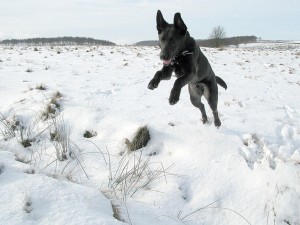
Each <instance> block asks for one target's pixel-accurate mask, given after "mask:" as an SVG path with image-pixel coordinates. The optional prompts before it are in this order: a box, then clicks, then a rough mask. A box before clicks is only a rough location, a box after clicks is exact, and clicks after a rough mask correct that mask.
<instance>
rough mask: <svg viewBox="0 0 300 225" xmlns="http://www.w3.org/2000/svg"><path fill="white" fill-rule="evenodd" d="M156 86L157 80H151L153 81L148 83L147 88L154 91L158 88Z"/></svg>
mask: <svg viewBox="0 0 300 225" xmlns="http://www.w3.org/2000/svg"><path fill="white" fill-rule="evenodd" d="M158 84H159V80H157V79H154V78H153V79H152V80H151V81H150V82H149V84H148V88H149V89H151V90H153V89H155V88H157V87H158Z"/></svg>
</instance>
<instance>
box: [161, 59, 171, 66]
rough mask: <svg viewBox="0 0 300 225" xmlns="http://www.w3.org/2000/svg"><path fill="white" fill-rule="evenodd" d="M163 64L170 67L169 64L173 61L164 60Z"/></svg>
mask: <svg viewBox="0 0 300 225" xmlns="http://www.w3.org/2000/svg"><path fill="white" fill-rule="evenodd" d="M163 63H164V64H165V65H169V64H170V63H171V59H168V60H163Z"/></svg>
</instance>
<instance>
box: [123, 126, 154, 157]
mask: <svg viewBox="0 0 300 225" xmlns="http://www.w3.org/2000/svg"><path fill="white" fill-rule="evenodd" d="M149 140H150V132H149V129H148V127H147V125H146V126H143V127H140V128H139V129H138V130H137V132H136V133H135V135H134V138H133V139H132V141H129V140H128V139H127V138H126V139H125V144H126V146H127V148H128V150H129V151H136V150H138V149H141V148H143V147H145V146H147V144H148V142H149Z"/></svg>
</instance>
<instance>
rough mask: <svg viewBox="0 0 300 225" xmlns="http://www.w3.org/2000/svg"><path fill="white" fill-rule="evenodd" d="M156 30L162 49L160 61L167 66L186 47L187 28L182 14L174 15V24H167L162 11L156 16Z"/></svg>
mask: <svg viewBox="0 0 300 225" xmlns="http://www.w3.org/2000/svg"><path fill="white" fill-rule="evenodd" d="M156 28H157V31H158V37H159V46H160V49H161V52H160V59H161V60H163V63H164V64H165V65H168V64H170V63H171V60H172V59H173V58H174V57H175V56H176V55H177V54H179V53H180V52H181V51H182V50H183V48H184V46H185V38H186V33H187V27H186V25H185V24H184V22H183V20H182V19H181V15H180V13H176V14H175V15H174V24H169V23H167V22H166V21H165V20H164V18H163V15H162V13H161V11H160V10H158V11H157V15H156Z"/></svg>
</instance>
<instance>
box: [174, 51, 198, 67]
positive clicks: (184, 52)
mask: <svg viewBox="0 0 300 225" xmlns="http://www.w3.org/2000/svg"><path fill="white" fill-rule="evenodd" d="M192 54H193V52H189V51H187V50H185V51H183V52H181V53H179V54H178V55H176V56H174V57H173V59H172V60H171V63H170V64H169V65H171V66H173V65H174V64H178V62H177V61H176V58H178V57H180V56H186V55H192Z"/></svg>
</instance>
